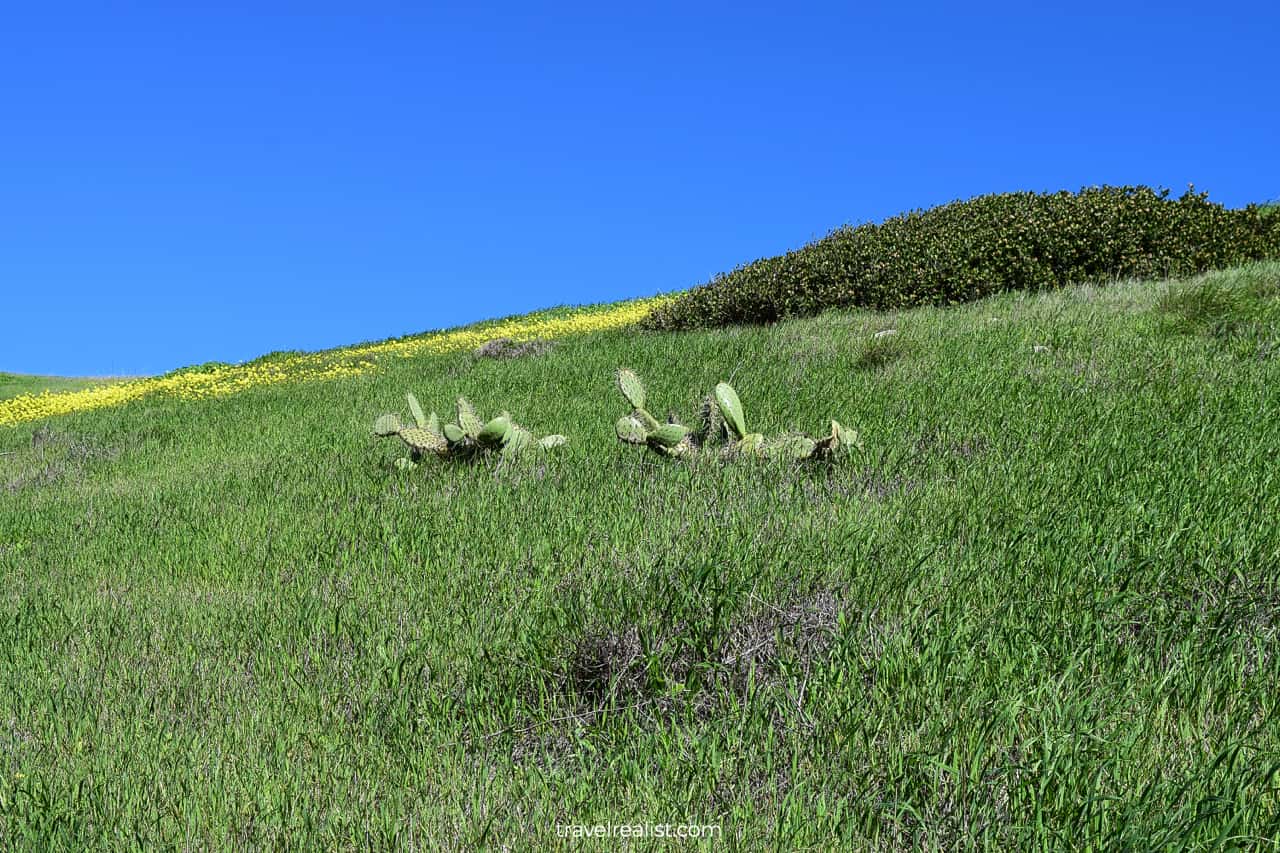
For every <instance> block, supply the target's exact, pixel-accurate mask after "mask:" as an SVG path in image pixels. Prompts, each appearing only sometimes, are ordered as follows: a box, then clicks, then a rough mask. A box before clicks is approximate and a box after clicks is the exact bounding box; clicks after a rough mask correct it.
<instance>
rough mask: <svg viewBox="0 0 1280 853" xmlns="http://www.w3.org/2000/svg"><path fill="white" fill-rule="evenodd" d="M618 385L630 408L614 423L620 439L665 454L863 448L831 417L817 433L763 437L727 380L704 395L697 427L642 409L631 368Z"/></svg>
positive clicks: (820, 455) (782, 454)
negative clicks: (750, 427) (825, 430)
mask: <svg viewBox="0 0 1280 853" xmlns="http://www.w3.org/2000/svg"><path fill="white" fill-rule="evenodd" d="M618 389H619V390H620V391H621V392H622V396H623V397H625V398H626V400H627V402H628V403H630V404H631V407H632V412H631V414H629V415H625V416H623V417H622V418H621V419H619V421H618V423H617V425H616V426H615V431H616V432H617V434H618V438H619V440H621V441H623V442H625V443H627V444H643V445H646V446H647V447H648V448H649V449H650V450H653V451H654V452H656V453H659V454H661V455H664V456H684V455H687V454H688V453H691V452H693V451H695V450H704V451H705V450H714V449H717V448H719V449H720V450H721V452H722V453H723V454H725V455H726V456H763V457H768V458H772V459H793V460H815V461H830V460H834V459H837V458H840V457H841V456H848V455H849V454H851V453H853V452H854V451H856V450H861V449H862V440H861V439H860V438H859V437H858V434H857V433H856V432H855V431H853V430H851V429H848V428H847V427H844V426H842V425H841V424H840V423H839V422H838V421H835V420H833V421H831V431H830V432H829V433H828V434H826V435H823V436H820V437H818V438H810V437H809V436H807V435H800V434H794V433H792V434H787V435H782V436H778V437H777V438H766V437H765V436H764V435H763V434H761V433H758V432H750V431H748V429H747V423H746V415H745V413H744V412H743V408H742V401H741V400H740V399H739V398H738V392H737V391H735V390H734V388H733V386H732V385H730V384H729V383H728V382H721V383H720V384H718V385H716V387H715V390H714V391H713V392H712V393H711V394H709V395H707V397H706V398H705V399H704V400H703V401H702V405H701V407H700V408H699V411H698V427H697V428H696V429H694V430H690V429H689V428H687V427H684V426H682V425H680V424H678V423H675V422H674V419H672V422H670V423H666V424H663V423H659V422H658V420H657V419H656V418H654V417H653V415H651V414H650V413H649V412H648V410H647V409H645V402H646V400H645V390H644V385H643V384H642V383H641V381H640V377H638V376H636V374H635V373H633V372H632V371H630V370H627V369H626V368H622V369H620V370H619V371H618Z"/></svg>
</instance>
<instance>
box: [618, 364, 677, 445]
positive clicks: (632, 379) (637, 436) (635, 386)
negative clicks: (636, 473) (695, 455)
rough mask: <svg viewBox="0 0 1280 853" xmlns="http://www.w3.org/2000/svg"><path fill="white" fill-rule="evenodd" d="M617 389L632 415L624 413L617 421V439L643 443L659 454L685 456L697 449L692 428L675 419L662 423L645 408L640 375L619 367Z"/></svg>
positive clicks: (644, 395) (628, 442) (645, 400)
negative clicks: (628, 404)
mask: <svg viewBox="0 0 1280 853" xmlns="http://www.w3.org/2000/svg"><path fill="white" fill-rule="evenodd" d="M617 380H618V390H619V391H621V392H622V396H623V397H624V398H625V399H626V401H627V402H628V403H630V404H631V414H629V415H623V416H622V417H621V418H619V419H618V422H617V423H616V424H614V432H616V433H617V435H618V440H619V441H622V442H625V443H626V444H643V445H644V446H646V447H648V448H649V449H650V450H652V451H653V452H654V453H657V454H658V455H659V456H673V457H675V456H684V455H686V454H688V453H689V452H690V451H692V450H693V449H694V445H693V441H692V439H691V437H690V430H689V428H688V427H687V426H684V425H683V424H679V423H676V421H675V419H674V418H670V419H668V421H667V422H666V423H662V422H661V421H659V420H658V419H657V418H655V417H654V416H653V415H652V414H650V413H649V410H648V409H646V408H645V404H646V402H647V398H646V394H645V390H644V383H643V382H641V381H640V377H639V376H636V374H635V373H634V372H633V371H631V370H628V369H627V368H625V367H623V368H619V369H618V374H617Z"/></svg>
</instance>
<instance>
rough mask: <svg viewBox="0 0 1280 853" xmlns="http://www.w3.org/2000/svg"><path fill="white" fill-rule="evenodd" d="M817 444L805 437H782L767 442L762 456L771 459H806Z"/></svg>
mask: <svg viewBox="0 0 1280 853" xmlns="http://www.w3.org/2000/svg"><path fill="white" fill-rule="evenodd" d="M817 445H818V443H817V442H816V441H814V440H813V439H812V438H809V437H808V436H807V435H784V436H782V437H781V438H778V439H775V440H773V441H770V442H767V443H766V444H765V446H764V454H765V455H766V456H768V457H769V458H771V459H793V460H800V459H808V458H809V457H810V456H812V455H813V449H814V448H815V447H817Z"/></svg>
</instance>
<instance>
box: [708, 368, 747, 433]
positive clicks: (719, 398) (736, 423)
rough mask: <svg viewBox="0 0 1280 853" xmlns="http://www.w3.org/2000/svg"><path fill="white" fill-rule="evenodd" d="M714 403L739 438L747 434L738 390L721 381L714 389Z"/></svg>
mask: <svg viewBox="0 0 1280 853" xmlns="http://www.w3.org/2000/svg"><path fill="white" fill-rule="evenodd" d="M715 396H716V404H717V405H718V406H719V408H720V414H721V415H722V416H723V417H724V421H725V423H726V424H728V425H729V429H731V430H732V431H733V434H734V436H736V437H737V438H738V439H739V440H741V439H743V438H746V436H747V422H746V419H745V417H744V416H743V414H742V403H741V402H740V401H739V400H738V392H737V391H735V390H733V386H732V385H730V384H729V383H728V382H721V383H720V384H719V385H717V386H716V390H715Z"/></svg>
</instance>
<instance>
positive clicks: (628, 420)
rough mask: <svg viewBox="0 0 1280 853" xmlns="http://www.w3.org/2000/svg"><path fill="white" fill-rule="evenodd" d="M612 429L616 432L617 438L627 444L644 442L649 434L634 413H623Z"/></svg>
mask: <svg viewBox="0 0 1280 853" xmlns="http://www.w3.org/2000/svg"><path fill="white" fill-rule="evenodd" d="M613 429H614V432H616V433H617V434H618V440H619V441H622V442H625V443H627V444H644V443H645V440H646V439H647V438H648V436H649V430H648V428H647V427H646V426H645V425H644V424H642V423H640V421H639V420H637V419H636V418H635V416H634V415H623V416H622V417H621V418H618V422H617V423H616V424H614V427H613Z"/></svg>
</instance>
